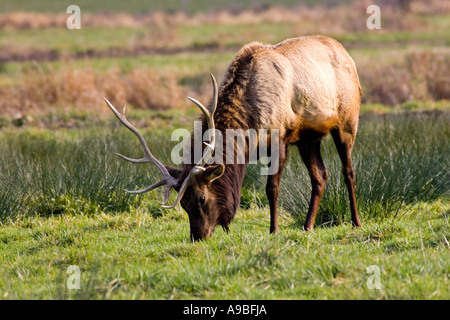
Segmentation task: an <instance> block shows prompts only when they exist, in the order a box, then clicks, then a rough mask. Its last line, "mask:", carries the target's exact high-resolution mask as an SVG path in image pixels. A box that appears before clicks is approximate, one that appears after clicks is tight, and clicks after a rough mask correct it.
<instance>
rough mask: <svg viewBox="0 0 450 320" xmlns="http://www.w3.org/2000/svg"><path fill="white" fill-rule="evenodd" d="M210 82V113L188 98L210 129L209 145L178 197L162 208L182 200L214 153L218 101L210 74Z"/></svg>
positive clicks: (168, 207) (171, 206)
mask: <svg viewBox="0 0 450 320" xmlns="http://www.w3.org/2000/svg"><path fill="white" fill-rule="evenodd" d="M211 80H212V83H213V100H212V106H211V111H209V110H208V109H207V108H205V107H204V106H203V105H202V104H201V103H200V102H199V101H197V100H195V99H194V98H191V97H189V98H188V99H189V100H191V101H192V102H194V103H195V104H196V105H197V106H198V107H199V108H200V110H202V112H203V114H204V115H205V117H206V122H207V123H208V129H211V139H210V142H209V143H206V142H204V143H205V145H206V148H207V149H208V150H207V151H206V152H205V153H204V155H203V157H202V159H200V161H199V162H198V163H197V165H196V166H194V167H193V168H192V170H191V171H190V172H189V175H188V176H187V177H186V179H184V181H183V184H182V185H181V187H180V190H179V191H178V196H177V198H176V199H175V201H174V203H173V204H171V205H169V206H163V208H166V209H170V208H174V207H175V206H176V205H177V204H178V203H179V202H180V201H181V199H182V198H183V195H184V193H185V191H186V189H187V187H188V186H189V184H190V182H191V181H192V179H193V178H194V177H195V176H196V175H199V174H200V173H202V172H204V171H205V170H206V169H205V168H204V165H205V164H206V162H208V160H209V159H210V158H211V156H212V153H213V152H214V149H215V145H216V135H215V125H214V113H215V112H216V108H217V101H218V90H217V81H216V79H215V78H214V76H213V74H211Z"/></svg>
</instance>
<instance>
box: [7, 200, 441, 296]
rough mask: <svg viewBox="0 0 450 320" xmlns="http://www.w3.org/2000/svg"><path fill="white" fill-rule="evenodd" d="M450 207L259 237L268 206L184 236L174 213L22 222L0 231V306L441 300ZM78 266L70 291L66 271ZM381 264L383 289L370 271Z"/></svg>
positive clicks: (288, 223) (288, 228) (180, 217)
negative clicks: (371, 280) (370, 283)
mask: <svg viewBox="0 0 450 320" xmlns="http://www.w3.org/2000/svg"><path fill="white" fill-rule="evenodd" d="M449 210H450V207H449V205H448V203H447V204H444V203H442V202H439V201H436V202H434V203H431V204H422V203H421V204H417V205H415V206H413V207H411V208H410V209H408V210H405V211H404V212H403V215H402V216H401V217H398V218H396V219H385V220H383V221H380V222H374V221H371V220H369V221H365V224H364V227H363V228H361V229H353V228H352V227H351V226H350V225H349V224H343V225H340V226H337V227H331V228H326V227H325V228H319V229H316V231H314V232H311V233H304V232H303V231H302V230H301V228H299V227H298V225H297V224H296V223H295V222H292V220H290V219H287V218H286V219H282V220H281V228H280V233H279V234H278V235H275V236H269V234H268V215H269V213H268V210H267V208H265V209H260V208H252V209H248V210H243V211H241V212H240V213H239V215H238V217H237V218H236V221H235V222H234V223H233V225H232V230H231V232H230V233H229V234H226V233H225V232H223V231H221V230H217V231H216V232H215V234H214V236H213V237H212V238H211V239H210V240H208V241H204V242H201V243H195V244H193V243H190V242H189V241H188V237H187V234H188V221H187V218H186V214H184V213H183V212H181V210H180V209H177V210H173V211H171V212H170V213H166V214H164V215H163V216H162V217H159V218H153V217H152V216H151V215H149V214H148V213H147V212H145V210H142V209H138V210H136V211H134V212H130V213H127V212H123V213H119V214H116V215H108V214H98V215H95V216H90V215H87V214H66V215H55V216H51V217H48V218H46V219H44V218H42V217H30V218H26V219H21V220H20V221H17V222H16V223H14V224H10V225H8V226H5V227H3V228H2V232H1V237H0V240H1V241H2V243H3V245H2V246H0V258H1V260H2V264H1V267H0V269H1V273H0V296H1V297H2V298H4V299H448V285H449V281H448V280H449V279H448V275H449V272H450V264H449V259H448V250H449V249H448V247H447V246H446V245H445V240H444V237H446V238H447V239H448V238H449V233H448V230H449V229H448V215H449ZM70 265H77V266H79V267H80V269H81V290H69V289H67V287H66V281H67V279H68V277H69V275H68V274H67V268H68V266H70ZM371 265H377V266H379V267H380V268H381V270H382V271H381V279H380V281H381V290H370V289H368V287H367V280H368V277H369V276H370V275H371V274H369V273H367V267H369V266H371Z"/></svg>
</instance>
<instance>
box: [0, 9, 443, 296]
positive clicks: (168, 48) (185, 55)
mask: <svg viewBox="0 0 450 320" xmlns="http://www.w3.org/2000/svg"><path fill="white" fill-rule="evenodd" d="M313 2H314V3H313ZM388 2H389V1H387V2H383V3H382V4H381V10H382V19H383V20H382V29H381V30H368V29H367V28H366V26H365V22H366V19H367V17H368V15H367V14H366V11H365V10H366V3H365V2H360V1H357V2H352V3H349V2H347V1H343V0H342V1H341V0H322V1H319V2H317V1H309V0H308V1H303V2H302V4H299V3H297V1H292V0H283V1H278V2H277V6H274V5H273V2H272V1H253V0H248V1H237V0H233V1H214V2H211V1H206V0H200V1H189V0H167V1H138V0H129V1H126V2H123V1H116V0H114V1H108V6H107V8H105V5H104V4H103V3H101V2H99V1H86V0H80V1H78V2H77V4H78V5H79V6H80V7H81V9H82V29H81V30H68V29H67V28H66V26H65V20H66V19H67V16H68V15H67V14H66V13H65V10H66V8H67V6H68V5H69V4H72V3H71V2H70V1H50V0H43V1H31V0H26V1H20V2H18V1H10V0H4V1H2V2H1V3H0V110H1V114H0V299H448V298H449V297H450V295H449V290H448V288H449V287H450V286H449V284H450V283H449V275H450V259H449V258H448V257H449V240H450V228H449V221H448V220H449V215H450V201H449V200H450V171H449V168H450V145H449V143H448V141H449V140H450V125H449V124H450V102H449V101H450V77H449V74H450V47H449V46H450V33H449V32H448V29H449V28H450V6H449V5H448V2H447V1H445V0H430V1H429V2H427V5H424V3H423V2H422V1H412V3H411V7H410V9H408V10H406V9H401V8H399V7H396V6H395V5H391V4H389V3H388ZM281 6H284V7H281ZM155 10H160V11H161V12H155ZM310 34H324V35H328V36H331V37H334V38H336V39H337V40H338V41H340V42H341V43H342V44H343V45H344V47H345V48H346V49H347V50H348V51H349V53H350V55H351V56H352V57H353V59H354V60H355V63H356V65H357V68H358V73H359V78H360V81H361V85H362V91H363V104H362V106H361V116H360V123H359V129H358V135H357V139H356V144H355V147H354V151H353V162H354V166H355V171H356V180H357V189H356V195H357V201H358V208H359V211H360V217H361V220H362V222H363V227H362V228H352V227H351V225H350V210H349V205H348V200H347V193H346V189H345V185H344V181H343V178H342V175H341V165H340V161H339V159H338V156H337V152H336V150H335V147H334V144H333V142H332V139H331V138H330V137H327V138H326V139H325V140H324V143H323V144H322V154H323V157H324V161H325V164H326V166H327V169H328V172H329V175H330V179H329V181H328V184H327V187H326V190H325V194H324V197H323V199H322V202H321V204H320V209H319V213H318V217H317V220H316V229H315V230H314V231H313V232H308V233H305V232H304V231H303V230H302V226H303V223H304V220H305V215H306V211H307V207H308V202H309V197H310V190H311V187H310V182H309V177H308V174H307V171H306V169H305V167H304V165H303V164H302V162H301V160H300V157H299V155H298V152H297V150H296V149H295V148H293V149H292V150H291V152H290V156H289V162H288V165H287V167H286V169H285V171H284V174H283V180H282V184H281V193H280V202H279V210H280V213H279V215H280V232H279V234H277V235H269V209H268V203H267V199H266V196H265V177H263V176H260V175H259V169H260V167H259V165H249V166H248V167H247V172H246V177H245V180H244V185H243V189H242V197H241V206H240V209H239V210H238V213H237V215H236V218H235V220H234V221H233V222H232V224H231V226H230V227H231V228H230V229H231V230H230V232H229V233H226V232H224V231H223V230H221V229H220V230H216V231H215V233H214V234H213V236H212V238H211V239H209V240H207V241H202V242H199V243H191V242H190V239H189V221H188V217H187V214H186V213H185V212H184V211H183V210H182V209H181V207H180V206H178V207H177V208H175V209H173V210H163V209H162V208H161V207H160V205H159V202H160V201H161V200H162V194H161V191H154V192H151V193H149V194H144V195H139V196H135V195H129V194H127V193H125V192H124V191H123V189H135V188H140V187H143V186H147V185H149V183H150V182H151V181H156V179H158V177H159V173H158V171H157V170H155V168H154V167H153V166H150V165H148V166H147V165H143V166H134V165H132V164H129V163H125V162H124V161H122V160H121V159H118V158H117V157H115V156H114V155H113V152H119V153H122V154H126V155H130V156H136V157H138V156H139V155H140V154H141V149H140V146H139V145H138V143H137V141H136V140H135V137H134V136H133V135H132V134H130V133H129V132H128V131H127V130H126V129H124V128H123V127H121V126H120V124H119V123H118V121H117V119H116V118H114V117H113V116H112V115H111V114H110V112H109V111H108V108H107V107H106V106H105V104H104V102H103V101H102V99H101V98H102V97H104V96H106V97H108V99H110V100H111V101H112V102H113V103H114V104H116V105H120V104H122V103H123V102H124V101H126V102H127V103H128V105H129V108H128V118H129V119H130V121H131V122H133V123H134V124H136V126H137V127H139V128H141V129H142V132H143V133H144V136H145V138H146V139H147V141H148V144H149V145H150V146H151V149H152V151H153V152H154V153H155V155H156V156H157V157H158V158H160V159H162V160H163V162H165V163H170V150H171V146H174V145H175V142H172V141H170V136H171V133H172V131H173V129H175V128H180V127H182V128H187V129H191V127H192V122H193V120H194V119H196V118H197V117H198V116H199V111H198V109H196V108H194V107H193V106H191V105H190V103H189V101H188V100H187V96H192V97H195V98H196V99H198V100H199V101H207V100H208V99H209V98H210V96H211V86H210V83H209V73H211V72H212V73H213V74H214V75H215V76H216V78H217V79H220V78H221V77H222V76H223V74H224V73H225V71H226V68H227V66H228V64H229V63H230V61H231V60H232V58H233V57H234V55H235V54H236V52H237V51H238V50H239V48H240V47H241V46H242V45H244V44H246V43H248V42H251V41H261V42H263V43H277V42H279V41H282V40H284V39H287V38H290V37H295V36H301V35H310ZM172 197H173V198H174V197H175V195H174V194H173V195H172ZM72 265H75V266H78V267H79V268H80V270H81V289H80V290H71V289H68V287H67V285H66V284H67V281H68V280H69V279H70V273H67V271H68V267H69V266H72ZM370 266H377V267H379V268H380V269H379V270H380V281H381V289H379V290H378V289H370V288H369V287H368V285H367V283H368V281H369V280H370V279H371V275H372V274H371V273H370V272H368V270H367V268H368V267H370Z"/></svg>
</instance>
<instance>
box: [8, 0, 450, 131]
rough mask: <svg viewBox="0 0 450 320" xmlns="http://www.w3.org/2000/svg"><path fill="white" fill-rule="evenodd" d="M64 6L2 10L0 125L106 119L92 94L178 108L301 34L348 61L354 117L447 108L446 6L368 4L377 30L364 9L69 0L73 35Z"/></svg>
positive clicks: (431, 2) (434, 2)
mask: <svg viewBox="0 0 450 320" xmlns="http://www.w3.org/2000/svg"><path fill="white" fill-rule="evenodd" d="M70 4H72V1H50V0H43V1H38V2H37V1H31V0H27V1H20V2H18V1H11V0H4V1H2V2H1V4H0V109H1V110H2V114H1V115H0V127H2V126H11V125H12V126H14V125H25V124H29V125H33V124H38V125H41V126H46V125H47V124H48V123H47V122H48V121H47V122H45V119H48V117H49V115H50V117H52V119H53V120H54V121H53V123H54V124H55V123H58V124H59V126H69V127H71V126H73V123H72V124H67V123H66V121H65V118H67V117H66V116H65V115H67V113H70V112H71V113H72V115H73V113H74V112H75V113H76V114H77V115H78V116H79V117H81V118H83V117H91V116H92V117H94V118H97V117H101V115H103V114H105V113H106V112H108V111H107V110H106V108H105V106H104V105H103V103H102V101H101V97H103V96H107V97H108V98H109V99H111V101H112V102H113V103H116V104H121V103H122V102H124V101H127V102H128V103H129V104H130V105H132V106H133V107H134V108H140V109H154V110H166V109H172V108H173V109H181V110H186V109H187V108H190V107H191V106H190V105H189V103H188V101H187V99H186V97H187V96H188V95H191V96H195V97H197V98H198V99H201V100H205V99H208V98H209V96H210V94H211V89H210V86H209V80H208V78H209V77H208V74H209V73H210V72H213V73H214V74H215V75H216V77H218V78H220V77H221V76H222V75H223V74H224V72H225V70H226V68H227V65H228V63H229V62H230V61H231V59H232V58H233V56H234V55H235V54H236V52H237V51H238V50H239V48H240V47H241V46H242V45H244V44H246V43H248V42H251V41H260V42H263V43H272V44H274V43H278V42H280V41H282V40H284V39H287V38H290V37H296V36H303V35H312V34H323V35H327V36H331V37H334V38H336V39H337V40H338V41H340V42H341V43H342V44H343V45H344V47H346V48H347V50H348V51H349V52H350V54H351V56H352V57H353V58H354V60H355V62H356V65H357V67H358V71H359V75H360V80H361V84H362V88H363V111H371V112H384V111H389V110H399V109H408V110H418V109H430V108H432V109H436V108H437V109H447V108H448V105H449V103H448V100H449V99H450V49H449V45H450V33H449V32H448V30H449V29H450V4H449V2H448V1H445V0H426V1H415V0H403V1H402V0H395V1H387V0H386V1H378V2H377V4H378V5H379V6H380V8H381V29H380V30H368V29H367V28H366V20H367V18H368V17H369V14H367V13H366V9H367V7H368V6H369V5H370V4H371V2H369V1H339V0H322V1H294V0H283V1H277V2H276V3H275V2H274V1H254V0H251V1H249V0H247V1H237V0H233V1H214V2H212V1H206V0H197V1H196V0H178V1H175V0H167V1H138V0H130V1H126V2H124V1H118V0H113V1H108V2H107V3H104V2H100V1H87V0H80V1H77V5H78V6H79V7H80V9H81V29H80V30H69V29H67V28H66V20H67V18H68V17H69V16H70V14H68V13H66V9H67V6H68V5H70ZM74 110H75V111H74ZM42 119H44V120H42ZM66 120H67V119H66Z"/></svg>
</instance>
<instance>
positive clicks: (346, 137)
mask: <svg viewBox="0 0 450 320" xmlns="http://www.w3.org/2000/svg"><path fill="white" fill-rule="evenodd" d="M331 135H332V136H333V140H334V144H335V145H336V149H337V151H338V153H339V157H340V159H341V162H342V173H343V175H344V181H345V184H346V186H347V191H348V197H349V200H350V211H351V215H352V223H353V225H354V226H357V227H360V226H361V222H360V220H359V217H358V209H357V206H356V195H355V188H356V182H355V170H354V169H353V166H352V159H351V152H352V148H353V143H354V141H355V136H356V130H347V131H346V130H345V127H344V128H336V129H334V130H332V131H331Z"/></svg>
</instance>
